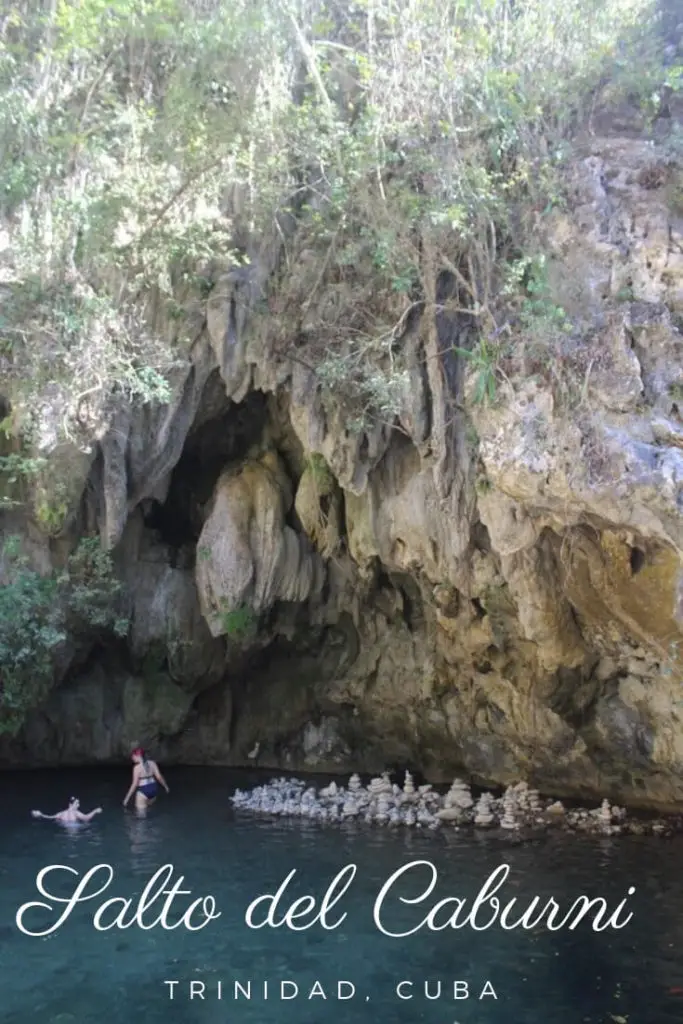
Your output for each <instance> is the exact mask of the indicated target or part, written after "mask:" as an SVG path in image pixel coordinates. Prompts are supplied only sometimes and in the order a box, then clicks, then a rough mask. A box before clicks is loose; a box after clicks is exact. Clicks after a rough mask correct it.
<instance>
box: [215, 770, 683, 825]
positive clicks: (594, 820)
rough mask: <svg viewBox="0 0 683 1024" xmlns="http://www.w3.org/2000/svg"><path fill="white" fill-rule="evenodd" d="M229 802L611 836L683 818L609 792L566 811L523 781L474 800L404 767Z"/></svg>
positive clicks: (312, 816) (462, 789)
mask: <svg viewBox="0 0 683 1024" xmlns="http://www.w3.org/2000/svg"><path fill="white" fill-rule="evenodd" d="M231 800H232V803H233V805H234V807H235V809H236V810H239V811H249V812H252V813H255V814H260V815H264V816H267V817H291V818H303V819H307V820H311V821H317V822H328V823H333V824H343V823H347V824H350V823H352V822H364V823H366V824H367V825H385V826H395V827H398V826H402V827H407V828H422V829H425V828H426V829H437V828H439V827H441V826H446V827H451V828H459V827H460V826H462V825H473V826H474V827H475V828H489V829H491V828H496V827H497V828H501V829H504V830H505V831H506V832H517V831H520V830H525V831H529V830H538V829H539V828H547V827H549V826H551V825H553V826H555V827H556V828H560V829H562V830H563V831H571V832H588V833H591V834H595V835H609V836H614V835H618V834H620V833H624V834H636V835H646V834H654V835H671V834H673V833H674V832H680V831H683V819H673V818H672V819H669V820H666V819H656V820H652V821H649V822H648V821H645V820H643V819H642V818H639V819H637V820H631V819H629V817H628V815H627V813H626V811H625V809H624V808H621V807H617V806H612V805H611V804H610V802H609V800H608V799H607V798H605V799H604V800H603V801H602V803H601V805H600V807H598V808H596V809H594V810H592V811H591V810H587V809H581V808H578V809H571V810H566V809H565V807H564V805H563V804H562V803H560V801H559V800H557V801H552V800H549V799H541V797H540V795H539V793H538V792H537V790H535V789H531V788H530V787H529V785H528V784H527V783H526V782H518V783H516V784H515V785H513V786H508V788H507V789H506V790H505V792H504V794H503V796H502V797H499V798H496V797H495V796H494V795H493V794H492V793H487V792H484V793H482V794H481V795H480V796H479V797H478V799H477V801H476V803H475V801H474V799H473V797H472V792H471V790H470V786H469V785H468V784H467V783H466V782H464V781H463V780H462V779H459V778H457V779H454V781H453V783H452V785H451V786H450V788H449V789H448V791H447V792H446V793H445V794H443V795H442V794H440V793H438V792H436V791H435V790H434V788H433V787H432V786H430V785H424V786H419V787H416V786H415V780H414V779H413V776H412V775H411V773H410V772H406V773H405V777H404V780H403V785H402V786H399V785H398V784H396V783H393V784H392V781H391V778H390V776H389V773H388V772H384V773H383V774H382V775H380V776H376V777H375V778H372V779H371V780H370V782H369V783H368V785H367V786H366V785H364V784H363V782H362V780H361V778H360V776H359V775H358V774H356V773H354V774H353V775H352V776H351V778H350V779H349V780H348V783H347V785H346V786H344V785H342V784H340V783H339V782H337V781H335V780H332V781H331V782H330V783H329V784H328V785H327V786H323V787H322V788H320V789H317V788H316V787H315V786H311V785H308V784H307V783H306V782H304V781H303V780H302V779H296V778H278V779H273V780H271V782H269V783H268V784H267V785H263V786H257V787H256V788H255V789H252V790H251V791H244V790H240V789H238V790H236V791H235V793H234V794H233V796H232V797H231Z"/></svg>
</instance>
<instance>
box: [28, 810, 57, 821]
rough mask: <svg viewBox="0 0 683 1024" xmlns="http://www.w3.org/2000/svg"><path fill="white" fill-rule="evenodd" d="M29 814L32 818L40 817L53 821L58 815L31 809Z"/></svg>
mask: <svg viewBox="0 0 683 1024" xmlns="http://www.w3.org/2000/svg"><path fill="white" fill-rule="evenodd" d="M60 813H61V812H60ZM31 815H32V817H34V818H42V819H43V820H44V821H55V819H56V818H58V817H59V814H43V812H42V811H31Z"/></svg>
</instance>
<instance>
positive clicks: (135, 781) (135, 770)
mask: <svg viewBox="0 0 683 1024" xmlns="http://www.w3.org/2000/svg"><path fill="white" fill-rule="evenodd" d="M139 775H140V765H138V764H136V765H135V767H134V768H133V781H132V782H131V784H130V789H129V790H128V792H127V793H126V797H125V800H124V801H123V806H124V807H125V806H126V804H127V803H128V801H129V800H130V798H131V797H132V795H133V793H134V792H135V790H136V789H137V788H138V777H139Z"/></svg>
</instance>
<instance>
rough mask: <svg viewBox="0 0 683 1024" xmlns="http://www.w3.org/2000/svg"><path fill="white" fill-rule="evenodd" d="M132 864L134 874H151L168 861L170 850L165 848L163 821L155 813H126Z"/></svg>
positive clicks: (125, 818) (125, 819)
mask: <svg viewBox="0 0 683 1024" xmlns="http://www.w3.org/2000/svg"><path fill="white" fill-rule="evenodd" d="M124 821H125V828H126V833H127V835H128V844H129V848H130V864H131V867H132V869H133V872H134V874H136V875H139V874H147V875H148V874H149V873H150V872H151V871H153V870H156V868H157V867H159V865H160V864H162V863H166V861H167V860H168V856H169V851H168V850H164V849H163V846H164V834H163V831H164V830H163V826H162V822H161V821H159V819H158V818H155V817H154V816H153V815H137V814H126V815H124Z"/></svg>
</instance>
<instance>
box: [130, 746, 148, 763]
mask: <svg viewBox="0 0 683 1024" xmlns="http://www.w3.org/2000/svg"><path fill="white" fill-rule="evenodd" d="M130 756H131V758H132V760H133V761H144V760H145V752H144V750H143V749H142V747H136V748H135V750H134V751H133V753H132V754H131V755H130Z"/></svg>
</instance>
